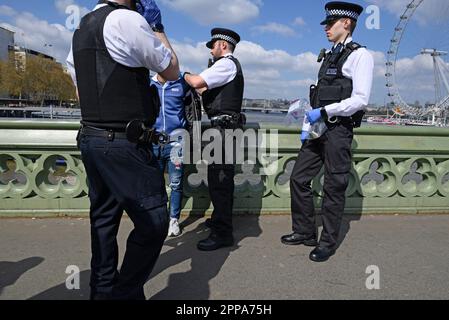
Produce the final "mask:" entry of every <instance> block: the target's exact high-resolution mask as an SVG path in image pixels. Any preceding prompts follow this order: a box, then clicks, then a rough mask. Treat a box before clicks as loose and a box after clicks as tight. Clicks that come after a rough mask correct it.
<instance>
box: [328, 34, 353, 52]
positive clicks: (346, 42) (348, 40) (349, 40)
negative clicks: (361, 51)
mask: <svg viewBox="0 0 449 320" xmlns="http://www.w3.org/2000/svg"><path fill="white" fill-rule="evenodd" d="M350 42H352V37H351V36H349V37H347V38H346V40H345V43H344V45H347V44H348V43H350ZM336 46H338V43H335V44H334V45H333V46H332V49H334V48H335V47H336Z"/></svg>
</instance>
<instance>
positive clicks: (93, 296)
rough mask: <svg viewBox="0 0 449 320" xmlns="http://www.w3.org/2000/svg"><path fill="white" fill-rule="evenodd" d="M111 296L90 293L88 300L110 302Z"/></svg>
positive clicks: (108, 294)
mask: <svg viewBox="0 0 449 320" xmlns="http://www.w3.org/2000/svg"><path fill="white" fill-rule="evenodd" d="M110 299H111V294H110V293H101V292H99V293H91V294H90V297H89V300H110Z"/></svg>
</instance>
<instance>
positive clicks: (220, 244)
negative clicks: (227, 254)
mask: <svg viewBox="0 0 449 320" xmlns="http://www.w3.org/2000/svg"><path fill="white" fill-rule="evenodd" d="M233 245H234V238H233V237H232V236H229V237H219V236H218V235H217V234H216V233H211V234H210V235H209V237H208V238H207V239H204V240H201V241H200V242H198V244H197V248H198V250H201V251H214V250H217V249H220V248H224V247H232V246H233Z"/></svg>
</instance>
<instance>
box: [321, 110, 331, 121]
mask: <svg viewBox="0 0 449 320" xmlns="http://www.w3.org/2000/svg"><path fill="white" fill-rule="evenodd" d="M320 113H321V118H323V120H324V121H327V120H328V119H329V116H328V114H327V111H326V108H325V107H321V108H320Z"/></svg>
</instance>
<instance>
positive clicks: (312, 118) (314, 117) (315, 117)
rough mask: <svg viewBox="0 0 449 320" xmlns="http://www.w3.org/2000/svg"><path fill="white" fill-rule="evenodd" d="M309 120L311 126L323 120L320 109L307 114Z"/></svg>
mask: <svg viewBox="0 0 449 320" xmlns="http://www.w3.org/2000/svg"><path fill="white" fill-rule="evenodd" d="M306 117H307V120H308V121H309V122H310V124H315V123H317V122H318V121H319V120H320V119H321V111H320V109H313V110H312V111H307V112H306Z"/></svg>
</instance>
